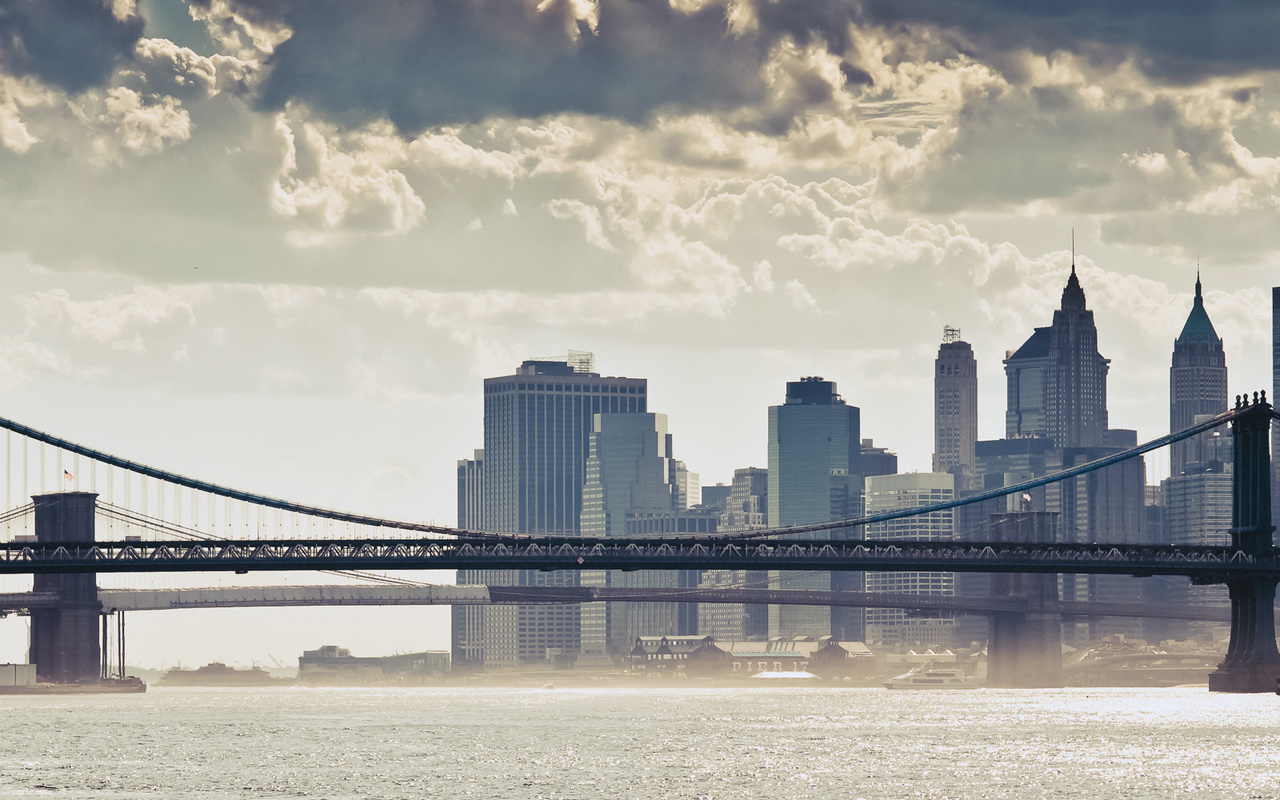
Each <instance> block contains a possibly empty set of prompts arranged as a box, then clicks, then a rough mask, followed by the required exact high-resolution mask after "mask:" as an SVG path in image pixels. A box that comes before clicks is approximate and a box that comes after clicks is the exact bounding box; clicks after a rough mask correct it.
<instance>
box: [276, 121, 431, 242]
mask: <svg viewBox="0 0 1280 800" xmlns="http://www.w3.org/2000/svg"><path fill="white" fill-rule="evenodd" d="M296 127H297V128H298V129H299V131H298V133H296V134H295V125H294V124H291V123H290V121H289V120H288V119H287V117H286V116H285V115H283V114H282V115H280V116H279V117H277V120H276V131H277V133H278V135H279V138H280V140H281V142H282V146H283V151H284V152H283V156H282V164H281V168H280V172H279V175H278V177H277V180H276V183H275V185H274V186H273V187H272V193H271V205H272V207H273V208H274V209H275V210H276V211H277V212H278V213H280V214H282V215H284V216H286V217H290V218H294V219H296V220H297V221H298V222H299V223H301V225H300V227H298V228H295V229H294V230H293V231H292V232H291V237H292V238H291V239H290V241H291V242H292V243H294V244H295V245H297V246H303V247H305V246H315V245H331V244H335V243H338V242H341V241H343V240H345V239H346V238H347V237H349V236H351V235H355V234H362V233H363V234H380V235H389V234H403V233H406V232H408V231H409V230H412V229H413V228H415V227H417V226H418V225H419V224H420V223H421V222H422V220H423V216H424V211H425V208H426V207H425V205H424V204H423V202H422V199H421V198H419V197H418V195H417V193H416V192H415V191H414V189H413V187H412V186H411V185H410V184H409V181H408V180H407V179H406V178H405V175H404V173H402V172H401V171H400V170H399V169H397V168H396V167H397V166H399V165H401V164H403V163H404V161H405V146H404V143H403V142H402V141H401V140H400V139H398V138H396V137H394V136H392V135H390V134H389V133H383V134H379V133H377V132H362V133H358V134H352V135H347V136H344V135H342V134H340V133H337V132H334V131H331V130H325V129H322V127H321V126H318V125H316V124H314V123H311V122H307V121H302V122H301V123H296Z"/></svg>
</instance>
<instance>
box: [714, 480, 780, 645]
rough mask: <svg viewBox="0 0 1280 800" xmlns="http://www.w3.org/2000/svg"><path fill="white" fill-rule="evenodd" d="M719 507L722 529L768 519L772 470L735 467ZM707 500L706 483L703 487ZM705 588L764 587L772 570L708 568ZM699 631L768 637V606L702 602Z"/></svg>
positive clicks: (757, 525) (755, 525)
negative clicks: (722, 502)
mask: <svg viewBox="0 0 1280 800" xmlns="http://www.w3.org/2000/svg"><path fill="white" fill-rule="evenodd" d="M726 488H728V489H729V492H728V496H726V497H725V499H724V505H723V508H722V509H721V511H720V527H719V532H720V533H729V532H734V531H750V530H759V529H761V528H764V527H766V526H767V525H768V523H769V471H768V470H767V469H760V468H759V467H743V468H741V469H735V470H734V471H733V483H732V484H731V485H730V486H728V487H726ZM702 500H703V502H704V503H705V502H706V500H707V487H703V489H702ZM701 585H702V586H703V587H705V588H713V589H714V588H722V589H738V588H750V589H765V588H768V585H769V573H768V572H765V571H762V570H761V571H758V570H730V569H720V570H708V571H707V572H705V573H703V575H702V584H701ZM698 633H699V634H701V635H703V636H712V637H715V639H717V640H718V641H726V642H732V641H744V640H749V639H765V638H768V636H769V607H768V606H766V605H757V604H754V603H702V604H700V605H699V607H698Z"/></svg>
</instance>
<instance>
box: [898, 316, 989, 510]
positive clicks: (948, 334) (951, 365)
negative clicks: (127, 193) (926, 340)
mask: <svg viewBox="0 0 1280 800" xmlns="http://www.w3.org/2000/svg"><path fill="white" fill-rule="evenodd" d="M933 423H934V440H933V471H934V472H950V473H952V474H954V475H956V476H957V479H958V480H957V488H958V489H961V490H963V489H967V488H969V484H970V482H971V481H972V476H973V467H974V460H975V452H974V451H975V449H976V447H977V443H978V362H977V359H975V358H974V356H973V348H972V347H971V346H970V345H969V343H968V342H965V341H961V339H960V330H959V329H958V328H951V327H947V328H943V330H942V345H941V346H940V347H939V348H938V357H937V359H935V360H934V362H933ZM895 471H896V470H895Z"/></svg>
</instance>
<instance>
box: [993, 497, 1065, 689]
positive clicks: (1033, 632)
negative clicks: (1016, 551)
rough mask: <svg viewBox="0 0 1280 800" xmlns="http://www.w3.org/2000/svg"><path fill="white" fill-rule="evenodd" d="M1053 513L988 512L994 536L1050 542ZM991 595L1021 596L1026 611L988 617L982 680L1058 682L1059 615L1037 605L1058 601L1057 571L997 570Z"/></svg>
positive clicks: (1023, 684)
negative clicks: (990, 513) (989, 623)
mask: <svg viewBox="0 0 1280 800" xmlns="http://www.w3.org/2000/svg"><path fill="white" fill-rule="evenodd" d="M1057 524H1058V515H1057V514H1056V513H1049V512H1044V511H1024V512H1021V513H1015V514H992V515H991V528H992V537H991V538H992V539H993V540H994V541H998V542H1026V543H1037V542H1052V541H1054V538H1055V533H1056V530H1057ZM991 595H992V596H993V597H1013V598H1018V599H1021V600H1025V601H1026V604H1027V610H1026V611H1019V612H1001V613H997V614H993V615H992V617H991V635H990V637H989V638H988V639H987V686H989V687H992V688H1001V689H1048V688H1056V687H1059V686H1062V615H1061V614H1058V613H1057V612H1056V611H1053V612H1047V611H1040V610H1037V609H1043V608H1045V607H1052V606H1056V605H1057V603H1058V576H1057V575H1033V574H1026V573H998V574H995V575H992V576H991Z"/></svg>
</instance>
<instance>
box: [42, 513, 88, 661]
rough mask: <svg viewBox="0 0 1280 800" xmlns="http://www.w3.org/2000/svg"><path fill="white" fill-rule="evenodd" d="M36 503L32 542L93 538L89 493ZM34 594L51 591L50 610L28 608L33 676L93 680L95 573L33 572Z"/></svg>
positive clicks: (74, 540) (80, 540) (72, 540)
mask: <svg viewBox="0 0 1280 800" xmlns="http://www.w3.org/2000/svg"><path fill="white" fill-rule="evenodd" d="M31 499H32V501H33V502H34V503H35V534H36V541H38V542H41V543H48V542H92V541H94V512H95V511H96V509H97V502H98V495H97V494H96V493H93V492H58V493H54V494H39V495H36V496H34V497H32V498H31ZM32 588H33V589H34V590H35V591H36V592H54V593H56V594H57V595H58V604H57V606H56V607H54V608H40V609H36V608H33V609H31V662H32V663H34V664H35V665H36V676H37V678H39V679H40V680H42V681H49V682H52V683H92V682H96V681H97V680H98V678H99V676H100V669H101V662H100V659H101V657H102V653H101V650H100V649H99V646H98V630H97V629H98V615H99V614H101V613H102V604H101V603H100V602H99V601H98V576H97V574H96V573H92V572H81V573H74V574H56V575H46V574H39V573H37V574H36V575H35V576H34V585H33V587H32Z"/></svg>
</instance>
